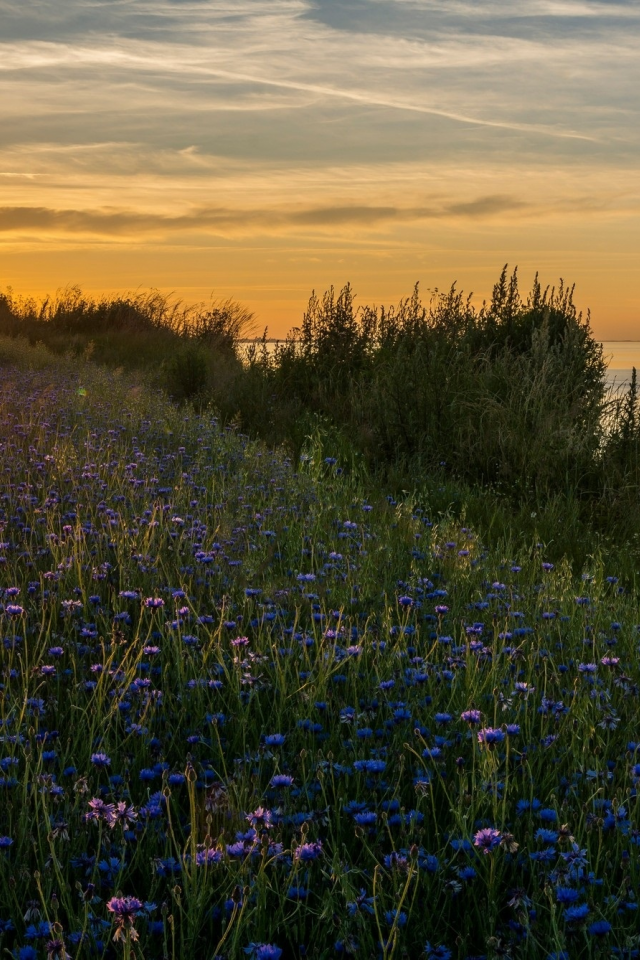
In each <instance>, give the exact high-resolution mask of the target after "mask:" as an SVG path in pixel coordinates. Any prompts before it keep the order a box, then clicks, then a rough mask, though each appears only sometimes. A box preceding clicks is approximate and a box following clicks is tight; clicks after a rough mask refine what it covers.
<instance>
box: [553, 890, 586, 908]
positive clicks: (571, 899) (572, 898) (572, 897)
mask: <svg viewBox="0 0 640 960" xmlns="http://www.w3.org/2000/svg"><path fill="white" fill-rule="evenodd" d="M579 897H580V893H579V891H578V890H574V889H573V887H556V900H557V901H558V903H562V904H564V905H565V906H567V905H568V904H571V903H575V902H576V900H577V899H578V898H579Z"/></svg>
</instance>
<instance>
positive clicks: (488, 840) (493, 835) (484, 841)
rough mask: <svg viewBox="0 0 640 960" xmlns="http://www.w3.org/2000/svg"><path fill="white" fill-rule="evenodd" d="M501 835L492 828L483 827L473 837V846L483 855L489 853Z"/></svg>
mask: <svg viewBox="0 0 640 960" xmlns="http://www.w3.org/2000/svg"><path fill="white" fill-rule="evenodd" d="M501 839H502V834H501V833H500V831H499V830H496V829H494V828H493V827H485V828H484V829H483V830H478V832H477V833H474V835H473V845H474V846H475V847H478V849H479V850H482V852H483V853H491V852H492V851H493V850H494V849H495V848H496V847H497V846H498V844H499V843H500V840H501Z"/></svg>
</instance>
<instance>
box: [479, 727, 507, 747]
mask: <svg viewBox="0 0 640 960" xmlns="http://www.w3.org/2000/svg"><path fill="white" fill-rule="evenodd" d="M505 737H506V734H505V732H504V730H500V728H499V727H483V728H482V730H478V743H480V744H485V745H486V746H488V747H493V746H494V745H495V744H496V743H503V741H504V739H505Z"/></svg>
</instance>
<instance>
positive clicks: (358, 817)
mask: <svg viewBox="0 0 640 960" xmlns="http://www.w3.org/2000/svg"><path fill="white" fill-rule="evenodd" d="M353 819H354V820H355V822H356V823H357V824H358V826H360V827H371V826H373V824H374V823H375V822H376V821H377V819H378V814H377V813H375V812H374V811H373V810H364V811H363V812H362V813H356V814H354V817H353Z"/></svg>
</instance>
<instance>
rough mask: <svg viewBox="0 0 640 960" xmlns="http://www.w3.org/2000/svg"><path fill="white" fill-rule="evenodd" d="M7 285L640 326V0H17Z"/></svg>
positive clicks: (11, 36)
mask: <svg viewBox="0 0 640 960" xmlns="http://www.w3.org/2000/svg"><path fill="white" fill-rule="evenodd" d="M0 130H1V134H0V190H1V195H0V289H3V288H5V287H6V286H7V285H11V286H12V287H13V288H14V290H15V292H16V293H22V294H36V295H41V294H44V293H46V292H53V291H55V289H56V288H57V287H60V286H64V285H65V284H68V283H78V284H80V285H81V286H82V287H83V288H84V289H85V290H86V291H88V292H91V293H101V292H107V291H108V292H111V291H124V290H133V289H137V288H148V287H159V288H160V289H162V290H164V291H174V292H175V294H176V295H177V296H179V297H181V298H183V299H184V300H186V301H188V302H193V301H199V300H204V299H208V297H209V296H210V295H211V294H212V293H213V294H214V295H215V296H222V297H227V296H232V297H235V298H237V299H239V300H241V301H242V302H243V303H245V304H247V305H248V306H249V307H250V308H251V309H252V310H254V311H255V312H256V314H257V317H258V326H259V327H260V329H261V328H262V327H264V326H265V325H266V324H268V325H269V332H270V334H271V335H278V334H282V333H284V332H285V331H286V330H287V329H288V328H289V327H290V326H292V325H293V324H295V323H298V322H299V321H300V318H301V314H302V310H303V308H304V306H305V304H306V302H307V299H308V297H309V294H310V292H311V290H312V288H315V289H316V290H317V291H322V290H324V289H326V288H327V287H328V286H329V285H330V284H334V285H335V286H336V287H340V286H342V285H343V284H344V283H345V282H346V281H348V280H349V281H351V283H352V285H353V288H354V290H355V292H356V294H357V296H358V300H359V301H360V302H373V301H376V302H381V301H384V302H389V301H395V300H397V299H398V297H400V296H401V295H406V294H408V293H410V291H411V289H412V287H413V285H414V283H415V282H416V281H420V283H421V288H422V290H423V292H424V294H425V296H427V291H428V289H429V288H433V287H435V286H438V287H440V288H446V287H449V286H450V284H451V283H452V282H453V281H458V284H459V286H460V287H462V288H463V289H464V290H466V291H474V292H475V294H476V296H477V298H478V300H481V299H482V298H483V297H484V296H488V295H489V294H490V291H491V287H492V284H493V283H494V281H495V280H496V278H497V276H498V274H499V272H500V269H501V268H502V265H503V264H504V263H505V262H509V264H511V265H516V264H517V265H518V266H519V272H520V276H521V280H522V286H523V287H524V288H525V289H528V288H529V286H530V284H531V282H532V280H533V276H534V273H535V271H536V270H539V272H540V277H541V280H542V282H543V284H547V283H550V284H552V283H555V282H557V280H558V278H559V277H563V278H564V279H565V280H566V281H568V282H570V283H574V282H575V284H576V300H577V302H578V304H579V305H580V306H581V307H584V308H586V307H591V310H592V321H593V327H594V330H595V332H596V334H597V335H598V336H599V337H602V338H607V339H611V338H632V339H640V283H639V281H640V3H639V2H638V0H627V2H610V0H607V2H592V0H562V2H561V0H527V2H513V0H470V2H459V0H29V2H28V3H27V2H25V0H0Z"/></svg>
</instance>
